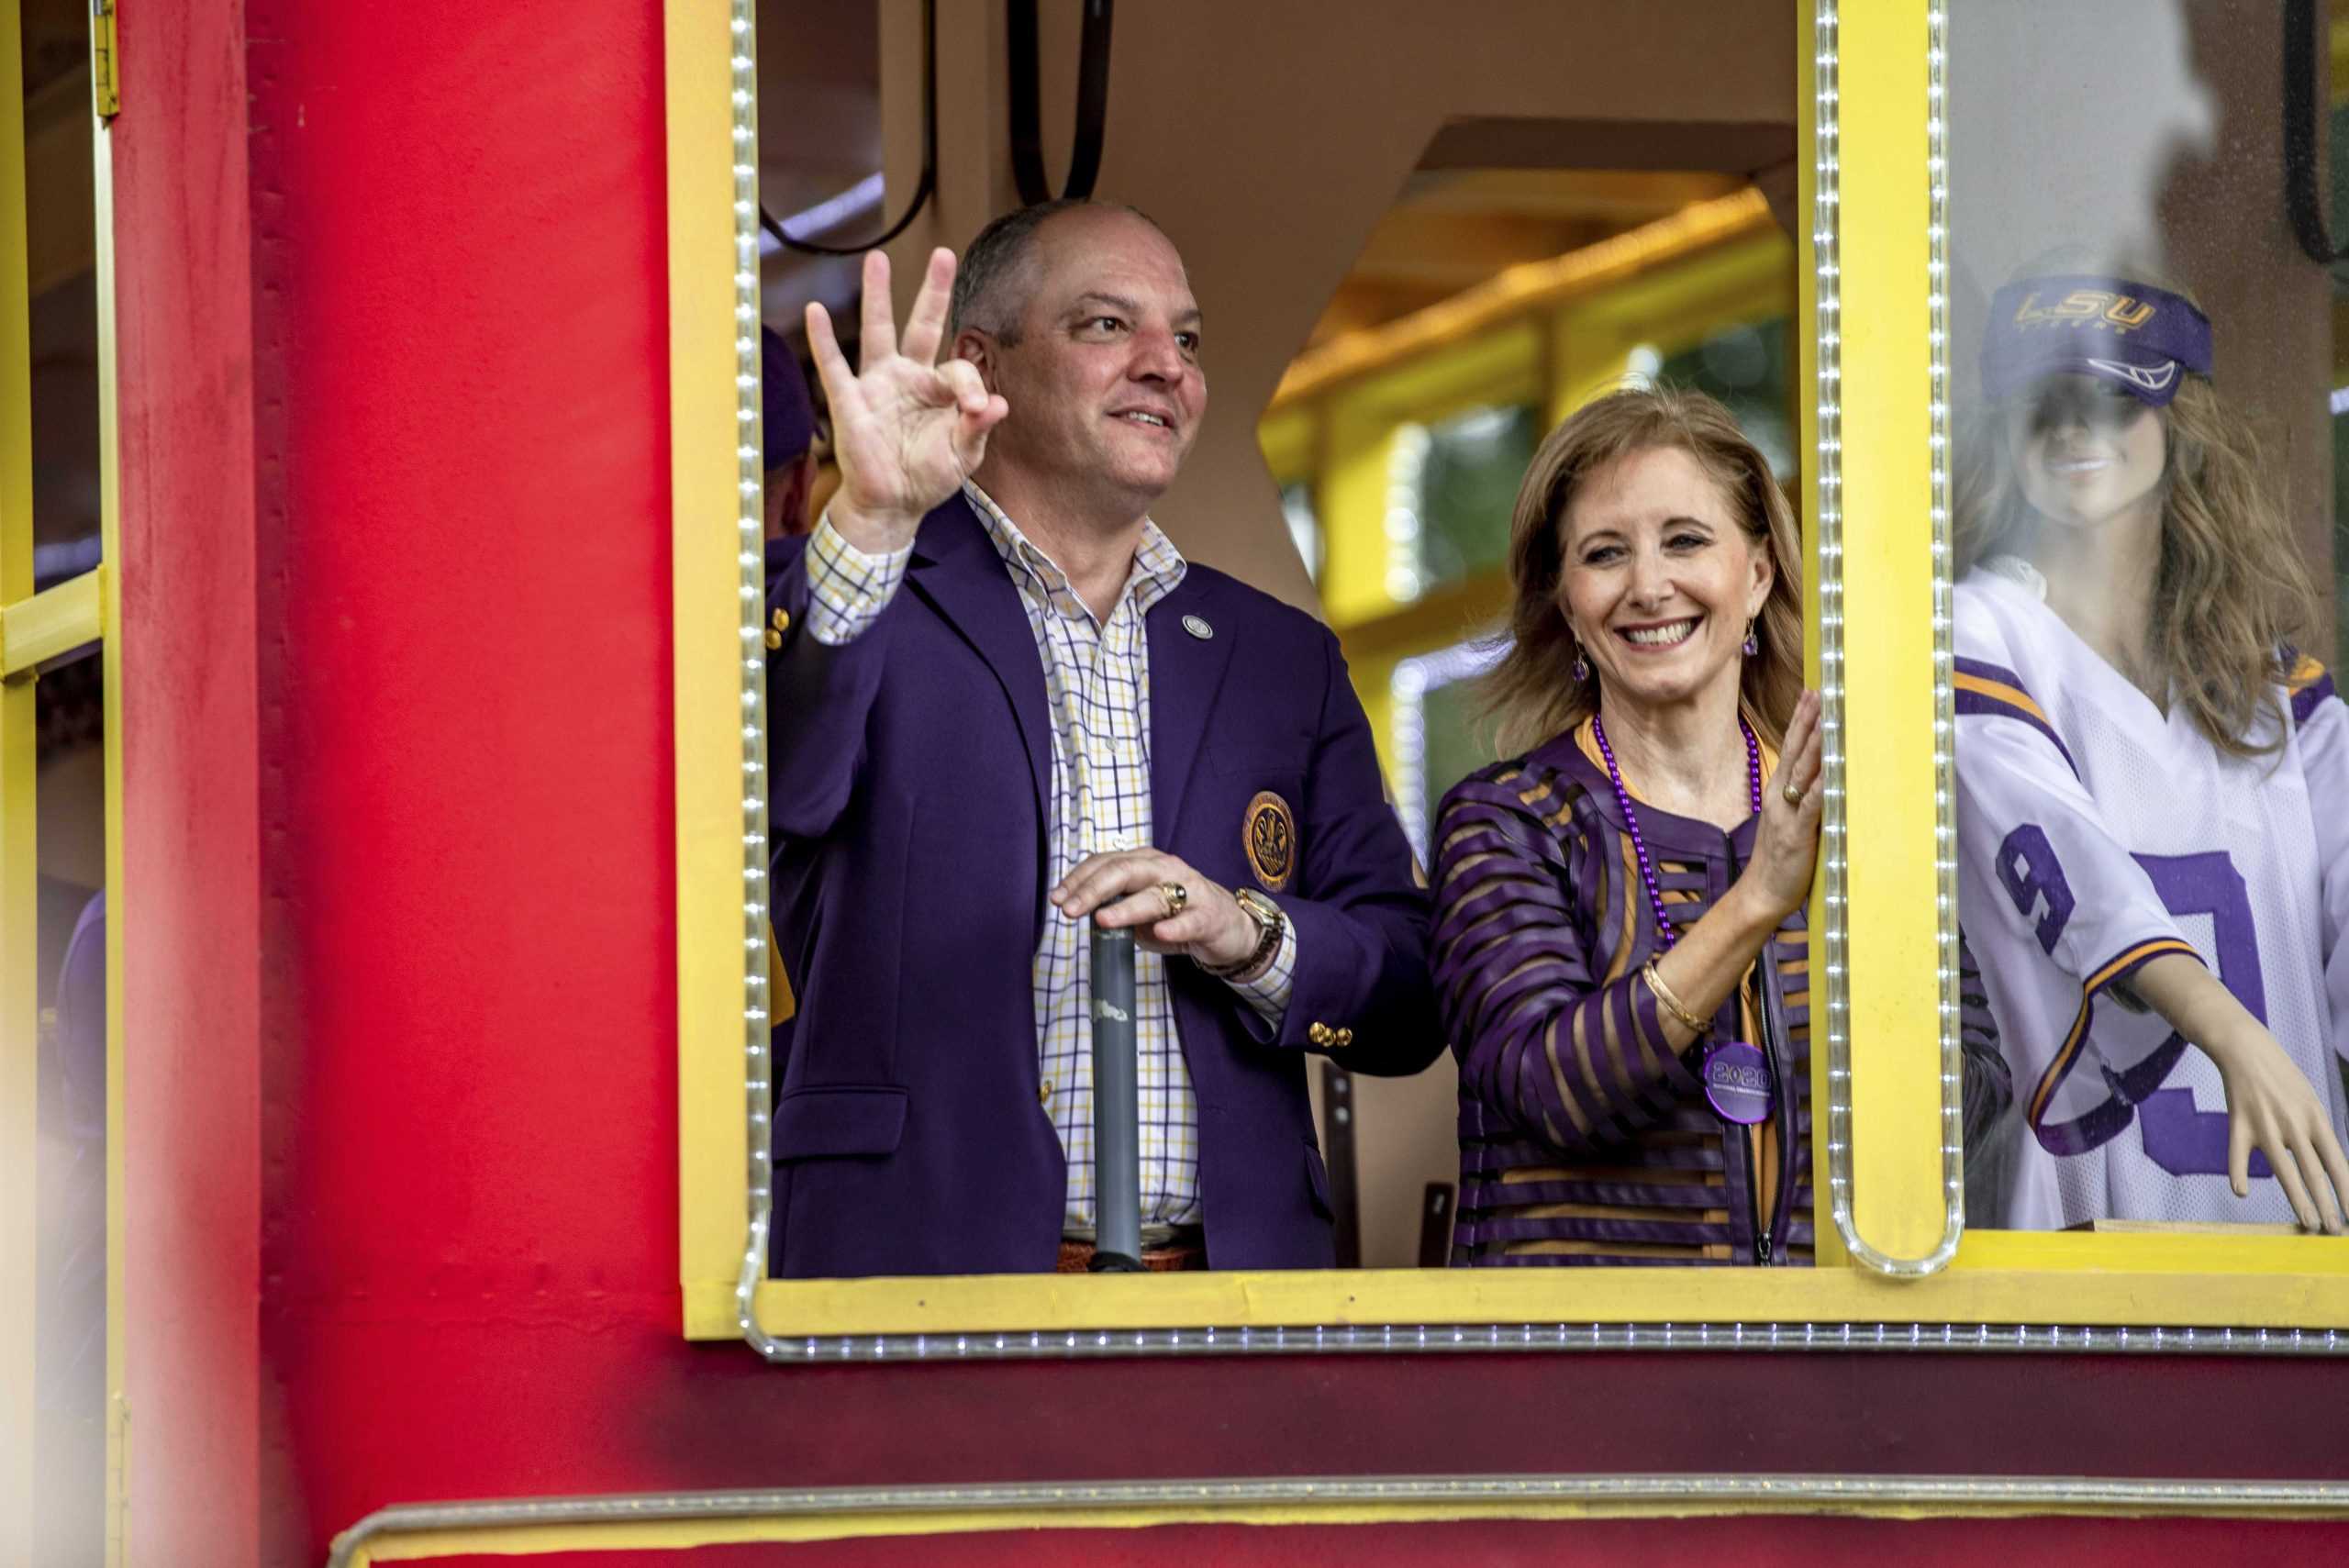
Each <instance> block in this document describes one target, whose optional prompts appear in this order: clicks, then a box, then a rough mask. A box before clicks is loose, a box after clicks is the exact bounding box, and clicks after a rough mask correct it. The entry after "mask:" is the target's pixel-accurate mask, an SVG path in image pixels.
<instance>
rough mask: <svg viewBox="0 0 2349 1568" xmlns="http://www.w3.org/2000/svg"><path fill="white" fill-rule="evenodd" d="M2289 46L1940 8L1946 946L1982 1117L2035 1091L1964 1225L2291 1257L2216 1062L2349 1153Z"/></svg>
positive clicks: (2347, 752) (2080, 7) (2221, 7)
mask: <svg viewBox="0 0 2349 1568" xmlns="http://www.w3.org/2000/svg"><path fill="white" fill-rule="evenodd" d="M2286 12H2287V6H2286V5H2285V4H2284V0H2232V3H2225V4H2196V5H2188V4H2185V3H2184V0H2158V3H2157V0H2075V3H2073V4H2069V5H2065V6H2045V5H2043V4H2038V3H2035V0H1956V3H1955V4H1954V5H1953V6H1951V9H1950V43H1951V55H1950V69H1949V91H1950V108H1951V113H1950V116H1949V121H1948V124H1949V136H1950V163H1949V169H1950V209H1949V217H1950V227H1949V235H1950V241H1949V243H1950V256H1949V260H1950V267H1949V272H1948V279H1949V287H1950V306H1951V314H1950V321H1951V330H1952V338H1951V343H1950V348H1951V353H1950V365H1951V384H1950V385H1951V402H1952V416H1953V420H1954V428H1955V433H1956V436H1957V444H1956V447H1955V451H1954V462H1953V473H1952V479H1953V485H1954V516H1953V519H1952V522H1953V529H1954V534H1953V543H1954V569H1955V572H1956V574H1957V587H1956V621H1955V641H1956V649H1955V651H1956V654H1957V665H1956V705H1955V706H1956V712H1957V742H1956V745H1957V766H1958V784H1959V801H1958V814H1957V815H1958V829H1959V844H1958V860H1959V895H1960V896H1959V914H1960V921H1961V924H1962V927H1963V929H1964V932H1965V939H1966V948H1967V951H1968V954H1969V957H1970V959H1971V960H1973V961H1975V962H1973V963H1972V964H1971V965H1970V968H1969V976H1968V980H1967V983H1966V989H1967V991H1968V993H1969V995H1975V996H1978V998H1979V999H1980V1001H1981V1002H1982V1003H1983V1004H1984V1006H1982V1007H1981V1008H1980V1009H1978V1010H1975V1011H1974V1012H1973V1013H1971V1015H1970V1017H1971V1018H1972V1019H1973V1021H1977V1022H1982V1023H1985V1024H1988V1025H1994V1026H1995V1028H1996V1030H1997V1044H1996V1046H1995V1048H1991V1047H1990V1046H1988V1044H1987V1039H1988V1037H1987V1034H1985V1035H1982V1036H1980V1037H1979V1038H1980V1039H1981V1040H1983V1041H1984V1049H1985V1055H1984V1057H1983V1059H1982V1062H1983V1070H1982V1071H1981V1072H1980V1073H1976V1078H1977V1083H1976V1085H1975V1086H1976V1088H1977V1089H1979V1088H1981V1086H1982V1084H1981V1082H1980V1080H1985V1079H1987V1075H1988V1071H1989V1067H1990V1065H1991V1064H1994V1063H2003V1065H2004V1068H2005V1070H2006V1073H2007V1074H2008V1077H2009V1081H2010V1084H2011V1098H2010V1102H2009V1108H2008V1109H2007V1111H2006V1113H2005V1118H2004V1119H2003V1121H2002V1122H1994V1119H1993V1118H1990V1117H1988V1116H1987V1112H1985V1111H1984V1107H1986V1106H1987V1104H1988V1103H1989V1102H1990V1101H1991V1100H1992V1099H1994V1098H1995V1095H1991V1094H1989V1093H1987V1091H1985V1092H1982V1093H1978V1094H1976V1095H1975V1096H1973V1097H1974V1099H1975V1101H1976V1110H1977V1112H1983V1113H1984V1114H1977V1116H1976V1118H1975V1126H1974V1129H1973V1132H1974V1145H1973V1146H1974V1147H1975V1148H1976V1149H1985V1148H1989V1147H1992V1146H1994V1145H2002V1146H2003V1147H2005V1148H2006V1149H2007V1150H2009V1151H2010V1154H2011V1158H2010V1159H2008V1160H2006V1161H2004V1162H2002V1169H2001V1170H1999V1171H1998V1172H1996V1173H1992V1172H1988V1171H1986V1170H1984V1169H1981V1168H1980V1164H1979V1162H1977V1168H1976V1171H1975V1176H1976V1180H1975V1182H1974V1183H1973V1186H1974V1191H1973V1193H1972V1195H1971V1201H1970V1203H1969V1208H1970V1209H1971V1210H1972V1212H1973V1213H1974V1214H1975V1215H1976V1217H1977V1218H1983V1217H1986V1216H1995V1217H1996V1218H1997V1220H1998V1222H2002V1223H2005V1224H2007V1225H2010V1226H2014V1227H2019V1228H2029V1229H2050V1228H2056V1227H2074V1226H2108V1225H2111V1224H2114V1223H2129V1224H2132V1225H2142V1224H2152V1225H2164V1224H2182V1223H2202V1224H2210V1223H2218V1224H2259V1223H2266V1224H2288V1223H2290V1222H2291V1221H2292V1220H2293V1218H2294V1211H2293V1207H2292V1206H2291V1205H2290V1203H2289V1202H2288V1198H2287V1196H2286V1195H2285V1193H2284V1191H2283V1190H2282V1188H2281V1187H2280V1185H2279V1184H2278V1183H2277V1180H2276V1179H2275V1177H2274V1176H2273V1174H2272V1173H2269V1171H2268V1167H2267V1164H2266V1161H2264V1160H2262V1161H2260V1162H2257V1163H2255V1164H2254V1167H2253V1170H2252V1178H2253V1179H2252V1181H2251V1194H2250V1196H2249V1197H2248V1198H2243V1199H2239V1198H2236V1197H2235V1196H2234V1195H2233V1194H2232V1190H2231V1184H2230V1180H2229V1175H2228V1172H2227V1163H2228V1147H2229V1146H2228V1132H2229V1113H2230V1107H2229V1104H2228V1098H2227V1094H2226V1082H2227V1080H2226V1079H2224V1078H2222V1076H2221V1071H2220V1067H2219V1064H2218V1062H2219V1059H2221V1058H2223V1059H2226V1060H2228V1061H2230V1062H2243V1063H2244V1064H2245V1065H2246V1066H2247V1067H2248V1066H2250V1065H2252V1064H2265V1067H2266V1070H2267V1071H2270V1072H2272V1073H2275V1074H2277V1082H2280V1083H2282V1084H2286V1085H2288V1094H2289V1095H2290V1096H2291V1097H2293V1098H2294V1099H2296V1100H2297V1101H2298V1102H2299V1103H2300V1104H2302V1105H2305V1106H2309V1107H2310V1108H2311V1109H2312V1111H2313V1112H2314V1113H2315V1115H2316V1116H2317V1118H2319V1119H2321V1121H2322V1122H2324V1123H2325V1124H2327V1125H2329V1126H2330V1127H2331V1128H2332V1130H2333V1133H2334V1135H2335V1136H2336V1137H2340V1136H2342V1135H2343V1133H2344V1132H2349V1121H2344V1103H2343V1087H2342V1078H2341V1074H2340V1072H2339V1069H2338V1060H2337V1051H2338V1049H2339V1047H2340V1046H2341V1044H2342V1043H2343V1027H2344V1024H2349V1019H2343V1018H2339V1017H2336V1016H2335V1009H2336V1006H2337V1004H2336V1002H2335V1001H2334V1000H2333V998H2341V997H2349V953H2345V952H2344V951H2342V950H2343V941H2342V940H2341V938H2340V937H2339V936H2338V935H2337V933H2338V932H2340V930H2341V929H2343V924H2344V916H2349V812H2344V810H2343V802H2344V801H2349V709H2344V708H2343V706H2342V704H2341V702H2340V701H2339V699H2338V698H2337V697H2335V696H2333V695H2332V686H2331V677H2330V675H2329V674H2327V673H2325V670H2324V668H2323V666H2322V665H2321V663H2319V662H2318V661H2319V660H2321V659H2328V658H2330V657H2331V656H2332V652H2333V651H2334V649H2335V647H2336V641H2335V637H2334V624H2335V614H2336V606H2338V604H2339V602H2340V600H2339V590H2338V588H2337V586H2336V580H2335V576H2334V553H2335V551H2334V540H2335V538H2336V531H2335V526H2334V518H2335V517H2336V515H2338V513H2339V510H2340V508H2339V507H2338V506H2337V505H2336V500H2335V498H2336V496H2337V495H2338V491H2337V484H2338V483H2339V476H2340V473H2341V472H2342V465H2341V463H2340V462H2339V461H2338V458H2339V456H2340V455H2342V454H2341V450H2340V449H2341V443H2342V440H2343V434H2342V429H2341V421H2342V416H2341V414H2340V413H2339V412H2337V411H2336V403H2335V388H2337V387H2340V386H2342V385H2343V384H2349V374H2344V373H2343V368H2342V366H2343V360H2342V353H2341V349H2340V347H2339V345H2337V344H2336V341H2335V336H2334V331H2333V322H2334V320H2335V318H2336V313H2337V311H2338V309H2339V305H2340V301H2341V300H2342V298H2343V284H2342V282H2341V281H2340V272H2341V270H2340V269H2337V268H2336V269H2332V270H2331V271H2328V269H2327V268H2326V267H2324V266H2322V265H2320V264H2319V263H2318V262H2317V261H2315V260H2313V259H2311V258H2310V256H2309V255H2307V254H2305V253H2304V252H2303V250H2301V248H2300V244H2299V240H2298V239H2296V237H2295V228H2296V226H2295V221H2294V215H2293V212H2292V206H2291V202H2292V197H2291V193H2290V191H2289V187H2288V182H2287V179H2286V176H2285V165H2286V157H2287V150H2285V149H2282V148H2280V147H2279V145H2278V139H2277V128H2278V125H2279V119H2280V114H2279V106H2278V101H2277V97H2278V95H2277V83H2276V69H2277V60H2278V58H2279V55H2282V56H2284V57H2286V58H2289V53H2288V51H2286V50H2281V49H2280V48H2279V45H2280V43H2281V41H2282V40H2283V39H2284V38H2285V32H2284V23H2285V19H2286ZM2017 39H2029V40H2031V41H2030V47H2028V48H2019V47H2017V44H2016V40H2017ZM2309 42H2310V45H2311V47H2310V48H2309V49H2307V50H2303V51H2301V59H2302V61H2303V62H2304V63H2305V65H2306V67H2307V68H2308V69H2309V70H2310V72H2311V73H2312V74H2313V75H2314V76H2315V77H2316V80H2315V82H2314V83H2313V85H2312V91H2313V92H2314V93H2315V94H2316V98H2317V102H2319V103H2320V104H2323V103H2327V102H2329V92H2330V89H2329V86H2328V84H2327V83H2326V82H2325V81H2324V73H2325V72H2328V70H2329V64H2330V62H2329V54H2330V51H2329V50H2328V49H2327V48H2326V47H2325V39H2323V38H2322V37H2319V38H2316V39H2310V40H2309ZM2319 128H2320V129H2321V128H2322V127H2321V126H2320V127H2319ZM2334 146H2335V158H2334V166H2335V168H2336V169H2338V168H2339V167H2340V166H2341V165H2342V164H2343V161H2344V159H2343V157H2342V156H2341V154H2342V153H2343V152H2344V151H2349V148H2344V147H2343V144H2341V143H2339V142H2338V141H2336V142H2335V144H2334ZM2333 177H2334V176H2331V175H2328V179H2332V178H2333ZM2332 188H2333V187H2332V186H2331V185H2328V184H2327V183H2324V182H2320V183H2318V185H2317V187H2316V190H2317V192H2318V193H2319V194H2320V195H2330V194H2331V191H2332ZM2302 216H2304V217H2307V216H2315V217H2321V216H2322V215H2321V214H2319V215H2302ZM2303 227H2304V226H2303ZM2336 228H2337V225H2336ZM2234 1076H2238V1077H2240V1076H2241V1075H2240V1074H2236V1075H2234ZM2311 1163H2313V1161H2311Z"/></svg>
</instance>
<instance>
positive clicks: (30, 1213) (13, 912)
mask: <svg viewBox="0 0 2349 1568" xmlns="http://www.w3.org/2000/svg"><path fill="white" fill-rule="evenodd" d="M23 81H24V60H23V55H22V42H21V37H20V34H19V32H18V25H17V0H0V83H5V84H6V86H5V88H0V606H6V607H7V608H9V609H11V610H14V609H17V608H18V607H20V601H23V600H26V599H28V598H29V597H30V595H31V594H32V591H33V517H32V506H33V495H32V489H33V484H32V466H33V465H32V339H31V320H30V316H29V307H30V303H31V301H30V293H29V283H28V273H27V267H28V261H27V258H26V234H25V118H24V107H25V104H24V91H23V88H22V87H21V85H20V83H22V82H23ZM33 702H34V698H33V684H32V683H31V682H30V681H9V682H6V683H0V1260H6V1265H5V1266H0V1434H11V1436H0V1520H14V1521H27V1520H29V1519H30V1518H32V1517H33V1499H34V1497H35V1496H36V1492H35V1486H36V1482H35V1474H36V1471H35V1462H34V1458H33V1428H34V1422H35V1418H36V1416H37V1413H38V1412H37V1411H36V1409H35V1407H34V1403H33V1373H34V1369H35V1366H36V1365H37V1360H38V1355H39V1351H38V1349H37V1346H36V1340H35V1338H34V1336H35V1331H36V1330H35V1326H34V1320H33V1318H34V1303H35V1299H36V1291H35V1286H34V1270H33V1269H31V1268H30V1267H28V1266H27V1264H28V1261H29V1260H30V1259H31V1258H32V1256H33V1251H34V1245H35V1241H36V1239H37V1237H38V1235H39V1210H38V1208H37V1207H36V1197H35V1192H34V1188H35V1176H36V1173H37V1172H38V1169H39V1152H38V1151H39V1147H40V1141H39V1114H40V1113H39V1095H38V1094H37V1092H36V1086H37V1084H38V1074H39V1052H40V1024H39V1011H38V1008H37V1007H36V1006H35V1002H36V996H37V984H38V980H39V976H38V975H37V973H35V970H36V966H37V963H38V958H37V953H38V951H39V950H38V947H37V945H36V943H37V938H36V934H35V929H36V925H37V922H38V920H39V895H38V884H37V882H36V881H35V876H36V873H35V870H34V857H35V854H36V852H37V845H38V841H39V832H38V828H37V818H36V816H35V812H34V806H33V773H34V751H35V746H36V744H37V741H36V735H35V727H34V707H33ZM10 1528H11V1527H9V1526H7V1525H0V1530H6V1529H10Z"/></svg>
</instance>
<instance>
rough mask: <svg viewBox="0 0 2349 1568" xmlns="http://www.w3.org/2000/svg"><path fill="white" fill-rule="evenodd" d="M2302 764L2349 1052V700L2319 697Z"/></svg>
mask: <svg viewBox="0 0 2349 1568" xmlns="http://www.w3.org/2000/svg"><path fill="white" fill-rule="evenodd" d="M2299 743H2300V766H2301V768H2302V769H2303V770H2304V771H2305V772H2306V773H2307V775H2308V781H2309V800H2310V803H2311V804H2312V805H2313V806H2315V810H2314V811H2313V812H2312V813H2311V814H2310V815H2311V816H2312V817H2313V818H2314V820H2315V825H2316V843H2317V855H2318V860H2319V862H2320V864H2321V866H2322V868H2323V869H2322V873H2321V874H2322V877H2323V894H2322V907H2323V911H2324V914H2323V925H2322V928H2321V929H2322V940H2323V942H2324V989H2325V995H2326V998H2327V1000H2329V1001H2330V1002H2331V1003H2332V1049H2333V1051H2334V1053H2335V1054H2337V1055H2340V1056H2343V1057H2349V940H2343V933H2344V932H2349V705H2344V704H2343V702H2342V700H2341V698H2340V697H2339V696H2338V695H2326V696H2324V697H2322V698H2321V699H2319V701H2318V702H2317V705H2316V707H2315V709H2314V710H2313V711H2312V712H2310V715H2309V717H2307V719H2306V720H2305V721H2303V722H2302V723H2301V724H2300V725H2299Z"/></svg>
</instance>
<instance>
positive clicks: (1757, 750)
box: [1590, 713, 1762, 951]
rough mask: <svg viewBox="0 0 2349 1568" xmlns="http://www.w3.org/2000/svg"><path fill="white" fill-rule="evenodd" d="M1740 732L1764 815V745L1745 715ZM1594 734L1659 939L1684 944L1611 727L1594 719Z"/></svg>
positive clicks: (1750, 789) (1757, 810) (1758, 811)
mask: <svg viewBox="0 0 2349 1568" xmlns="http://www.w3.org/2000/svg"><path fill="white" fill-rule="evenodd" d="M1737 728H1738V729H1739V731H1740V732H1741V733H1742V734H1743V735H1744V737H1745V789H1746V794H1747V795H1749V796H1750V797H1751V798H1752V800H1753V815H1754V816H1756V817H1759V816H1761V815H1762V742H1761V741H1759V740H1755V739H1754V738H1753V726H1752V725H1750V724H1748V723H1746V722H1745V715H1743V714H1742V713H1741V714H1739V715H1738V716H1737ZM1590 733H1591V735H1592V737H1593V738H1594V739H1596V740H1598V754H1599V755H1600V756H1602V757H1604V758H1606V759H1607V782H1608V783H1609V784H1613V785H1614V786H1615V804H1616V805H1618V806H1621V807H1622V808H1623V825H1624V826H1625V827H1627V828H1630V829H1631V850H1632V852H1633V853H1635V854H1637V855H1638V856H1639V858H1640V881H1641V882H1642V883H1644V884H1646V885H1647V890H1648V906H1649V907H1650V908H1652V909H1653V910H1654V911H1655V929H1656V935H1657V936H1658V937H1660V938H1661V939H1663V941H1664V948H1665V950H1666V951H1670V949H1671V947H1672V944H1673V943H1675V942H1676V941H1678V940H1680V929H1679V928H1678V927H1677V926H1675V925H1674V924H1673V923H1672V917H1671V916H1669V915H1667V914H1665V913H1664V892H1663V890H1662V889H1661V888H1659V887H1657V886H1656V884H1655V866H1654V864H1653V862H1650V861H1649V859H1648V844H1647V840H1645V839H1643V838H1642V837H1641V836H1640V814H1639V813H1638V812H1637V811H1634V810H1633V809H1632V808H1631V791H1630V790H1627V789H1625V788H1624V787H1623V773H1622V770H1621V769H1620V768H1618V767H1616V765H1615V748H1614V747H1612V746H1609V744H1608V743H1607V726H1606V725H1605V724H1603V723H1601V722H1600V721H1599V717H1598V715H1597V714H1595V713H1594V714H1592V715H1591V716H1590Z"/></svg>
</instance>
